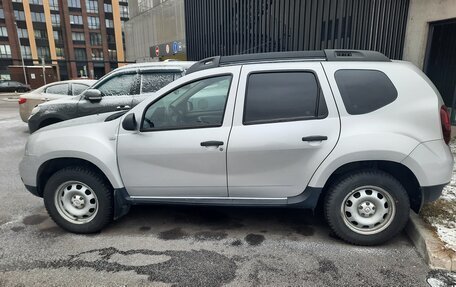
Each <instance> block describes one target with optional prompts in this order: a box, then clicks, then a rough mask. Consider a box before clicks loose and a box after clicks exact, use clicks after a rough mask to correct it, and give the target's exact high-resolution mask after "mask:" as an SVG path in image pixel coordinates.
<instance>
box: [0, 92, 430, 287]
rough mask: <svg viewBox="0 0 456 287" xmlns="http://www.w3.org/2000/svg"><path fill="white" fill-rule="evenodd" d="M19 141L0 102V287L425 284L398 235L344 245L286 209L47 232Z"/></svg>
mask: <svg viewBox="0 0 456 287" xmlns="http://www.w3.org/2000/svg"><path fill="white" fill-rule="evenodd" d="M27 136H28V130H27V126H26V124H24V123H23V122H22V121H21V120H20V118H19V115H18V111H17V103H16V102H7V101H2V100H0V159H1V160H0V242H1V244H0V286H32V285H34V286H37V285H38V286H63V285H65V286H222V285H223V286H225V285H227V286H265V285H269V286H298V285H300V286H429V285H428V284H427V280H428V278H429V277H435V276H438V275H439V274H438V272H433V271H430V270H429V268H428V267H427V266H426V264H425V263H424V261H423V260H422V258H421V257H419V255H418V253H417V252H416V250H415V248H414V247H413V245H412V244H411V242H410V241H409V239H408V238H407V237H406V236H405V235H404V234H402V235H400V236H398V237H397V238H395V239H394V240H392V241H390V242H389V243H387V244H385V245H383V246H379V247H357V246H352V245H348V244H345V243H344V242H341V241H340V240H338V239H337V238H335V237H334V236H332V235H331V233H330V231H329V229H328V227H327V226H326V225H325V223H324V222H323V221H322V220H321V218H319V217H318V216H313V215H312V214H311V213H309V212H306V211H302V210H296V209H265V208H257V209H254V208H217V207H175V206H141V207H133V208H132V209H131V211H130V213H129V214H128V215H127V216H125V217H124V218H122V219H121V220H119V221H117V222H114V223H113V224H112V225H111V226H110V227H108V228H107V229H105V230H103V231H102V232H101V233H99V234H93V235H86V236H83V235H75V234H70V233H67V232H65V231H63V230H61V229H60V228H59V227H57V226H56V225H55V224H54V223H53V221H52V220H51V219H50V218H49V217H48V215H47V213H46V210H45V209H44V206H43V202H42V200H41V199H40V198H37V197H35V196H33V195H31V194H30V193H28V192H27V191H26V190H25V188H24V187H23V185H22V183H21V179H20V177H19V175H18V164H19V161H20V159H21V157H22V154H23V148H24V144H25V141H26V139H27Z"/></svg>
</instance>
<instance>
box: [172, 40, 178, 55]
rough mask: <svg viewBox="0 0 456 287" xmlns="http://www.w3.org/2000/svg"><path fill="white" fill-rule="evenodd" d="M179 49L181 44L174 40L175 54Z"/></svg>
mask: <svg viewBox="0 0 456 287" xmlns="http://www.w3.org/2000/svg"><path fill="white" fill-rule="evenodd" d="M178 51H179V44H178V43H177V42H173V54H176V53H177V52H178Z"/></svg>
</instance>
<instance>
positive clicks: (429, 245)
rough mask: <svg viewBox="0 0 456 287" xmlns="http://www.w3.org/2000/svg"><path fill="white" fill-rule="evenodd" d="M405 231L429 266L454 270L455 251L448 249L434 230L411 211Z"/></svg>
mask: <svg viewBox="0 0 456 287" xmlns="http://www.w3.org/2000/svg"><path fill="white" fill-rule="evenodd" d="M405 232H406V233H407V235H408V237H409V238H410V239H411V240H412V242H413V244H414V245H415V248H416V249H417V250H418V253H419V254H420V255H421V256H422V257H423V258H424V261H426V263H427V264H428V265H429V267H430V268H432V269H444V270H448V271H453V272H455V271H456V252H454V251H452V250H448V248H446V247H445V246H444V245H443V243H442V241H441V240H440V239H439V238H438V237H437V235H436V234H435V232H434V231H432V230H431V229H430V227H429V226H428V225H427V224H426V223H425V222H424V221H423V220H421V218H420V217H419V216H418V215H417V214H416V213H415V212H413V211H411V212H410V217H409V221H408V223H407V226H406V227H405Z"/></svg>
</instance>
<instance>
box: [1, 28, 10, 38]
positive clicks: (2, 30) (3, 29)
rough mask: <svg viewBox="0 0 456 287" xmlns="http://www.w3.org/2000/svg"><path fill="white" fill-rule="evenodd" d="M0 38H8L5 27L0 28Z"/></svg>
mask: <svg viewBox="0 0 456 287" xmlns="http://www.w3.org/2000/svg"><path fill="white" fill-rule="evenodd" d="M0 37H8V31H7V30H6V27H0Z"/></svg>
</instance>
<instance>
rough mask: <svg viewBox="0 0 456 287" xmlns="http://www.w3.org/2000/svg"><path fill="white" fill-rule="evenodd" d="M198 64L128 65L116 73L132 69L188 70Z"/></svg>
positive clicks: (182, 62)
mask: <svg viewBox="0 0 456 287" xmlns="http://www.w3.org/2000/svg"><path fill="white" fill-rule="evenodd" d="M195 63H196V62H193V61H164V62H144V63H134V64H128V65H125V66H122V67H119V68H117V69H115V70H114V71H116V72H117V71H124V70H130V69H148V70H149V69H166V70H169V69H184V70H186V69H188V68H190V67H191V66H192V65H193V64H195Z"/></svg>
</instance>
